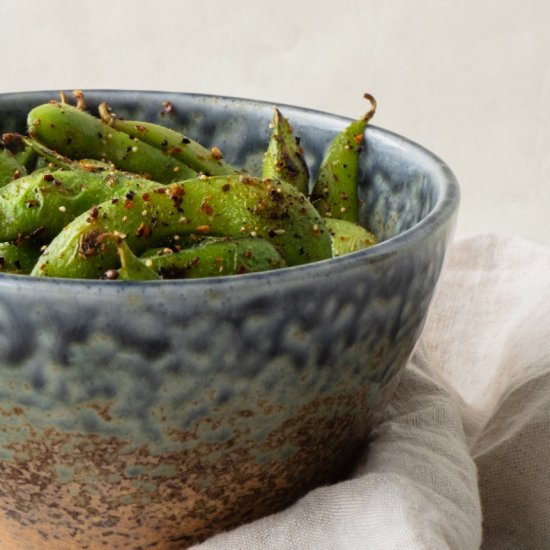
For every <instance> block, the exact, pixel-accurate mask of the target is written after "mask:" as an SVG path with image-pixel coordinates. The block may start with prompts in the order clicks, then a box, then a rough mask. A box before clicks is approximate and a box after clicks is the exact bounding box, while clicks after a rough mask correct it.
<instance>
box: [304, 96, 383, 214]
mask: <svg viewBox="0 0 550 550" xmlns="http://www.w3.org/2000/svg"><path fill="white" fill-rule="evenodd" d="M364 97H365V98H366V99H368V100H369V101H370V102H371V109H370V110H369V112H368V113H366V114H365V116H363V117H362V118H360V119H359V120H356V121H354V122H352V123H351V124H349V125H348V126H347V128H345V129H344V130H343V131H342V132H340V133H339V134H338V135H337V136H336V137H335V138H334V140H333V141H332V142H331V144H330V145H329V148H328V150H327V152H326V154H325V156H324V158H323V161H322V163H321V166H320V168H319V174H318V176H317V179H316V181H315V185H314V187H313V191H312V194H311V199H312V201H313V203H314V204H315V207H316V208H317V210H318V211H319V213H320V214H321V216H323V217H332V218H339V219H342V220H347V221H350V222H357V219H358V211H359V206H358V196H357V175H358V170H359V168H358V167H359V151H360V147H361V142H362V141H363V133H364V131H365V128H366V127H367V124H368V121H369V120H370V119H371V118H372V117H373V116H374V113H375V111H376V100H375V99H374V97H373V96H371V95H370V94H365V96H364Z"/></svg>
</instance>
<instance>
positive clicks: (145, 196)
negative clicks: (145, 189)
mask: <svg viewBox="0 0 550 550" xmlns="http://www.w3.org/2000/svg"><path fill="white" fill-rule="evenodd" d="M141 198H142V199H143V200H144V201H145V202H149V201H150V200H151V195H150V194H149V193H143V195H141Z"/></svg>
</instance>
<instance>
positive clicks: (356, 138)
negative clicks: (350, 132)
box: [353, 134, 363, 143]
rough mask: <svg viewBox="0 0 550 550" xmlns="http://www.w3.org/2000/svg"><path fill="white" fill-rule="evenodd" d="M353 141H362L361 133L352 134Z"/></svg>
mask: <svg viewBox="0 0 550 550" xmlns="http://www.w3.org/2000/svg"><path fill="white" fill-rule="evenodd" d="M353 139H354V141H355V143H361V142H362V141H363V134H356V135H355V136H353Z"/></svg>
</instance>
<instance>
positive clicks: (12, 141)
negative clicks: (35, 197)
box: [0, 132, 36, 176]
mask: <svg viewBox="0 0 550 550" xmlns="http://www.w3.org/2000/svg"><path fill="white" fill-rule="evenodd" d="M1 149H4V151H0V155H2V154H6V155H10V154H11V156H12V157H13V158H14V159H15V160H16V161H17V163H18V166H17V167H16V169H17V170H18V175H20V176H23V175H25V174H27V173H28V172H30V171H31V170H32V169H33V168H34V164H35V161H36V155H35V153H34V151H33V150H32V149H31V148H30V147H28V146H27V145H26V144H25V143H24V142H23V141H22V140H21V136H20V135H19V134H14V133H11V132H8V133H5V134H4V135H3V136H2V141H0V150H1Z"/></svg>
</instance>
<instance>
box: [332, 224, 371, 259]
mask: <svg viewBox="0 0 550 550" xmlns="http://www.w3.org/2000/svg"><path fill="white" fill-rule="evenodd" d="M325 223H326V224H327V227H328V229H329V231H330V234H331V236H332V255H333V256H334V257H336V256H343V255H344V254H349V253H350V252H356V251H357V250H361V249H362V248H368V247H369V246H372V245H374V244H376V243H377V242H378V239H377V238H376V237H375V236H374V235H373V234H372V233H371V232H370V231H368V230H367V229H365V228H364V227H362V226H361V225H359V224H356V223H352V222H348V221H347V220H340V219H338V218H326V219H325Z"/></svg>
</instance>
